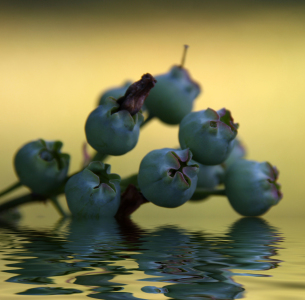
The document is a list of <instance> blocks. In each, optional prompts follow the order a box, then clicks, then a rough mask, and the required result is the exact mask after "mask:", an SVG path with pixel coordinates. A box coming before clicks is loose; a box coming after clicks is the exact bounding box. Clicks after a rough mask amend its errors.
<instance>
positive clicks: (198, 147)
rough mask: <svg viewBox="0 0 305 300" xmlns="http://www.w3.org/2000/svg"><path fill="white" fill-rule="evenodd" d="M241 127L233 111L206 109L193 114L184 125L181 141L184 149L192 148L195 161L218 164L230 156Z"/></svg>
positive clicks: (180, 132)
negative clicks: (234, 117)
mask: <svg viewBox="0 0 305 300" xmlns="http://www.w3.org/2000/svg"><path fill="white" fill-rule="evenodd" d="M236 135H237V124H234V123H233V118H232V117H231V113H230V111H229V110H226V109H225V108H223V109H221V110H219V111H217V112H216V111H215V110H213V109H210V108H208V109H206V110H202V111H198V112H192V113H189V114H188V115H187V116H185V117H184V118H183V120H182V122H181V123H180V128H179V142H180V146H181V148H182V149H186V148H189V149H190V150H191V151H192V153H193V158H194V160H196V161H198V162H199V163H201V164H204V165H218V164H221V163H222V162H224V161H225V159H226V158H227V157H228V156H229V154H230V152H231V150H232V148H233V145H234V138H235V137H236Z"/></svg>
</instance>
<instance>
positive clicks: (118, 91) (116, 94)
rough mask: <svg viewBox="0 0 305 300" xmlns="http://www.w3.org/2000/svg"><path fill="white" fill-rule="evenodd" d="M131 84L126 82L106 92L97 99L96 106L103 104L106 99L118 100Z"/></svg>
mask: <svg viewBox="0 0 305 300" xmlns="http://www.w3.org/2000/svg"><path fill="white" fill-rule="evenodd" d="M131 84H132V82H131V81H126V82H125V83H124V84H123V85H122V86H119V87H114V88H111V89H108V90H106V91H105V92H104V93H103V94H102V95H101V96H100V98H99V102H98V105H101V104H103V103H104V101H105V100H106V99H107V98H108V97H112V98H114V99H116V100H117V99H119V98H120V97H122V96H124V94H125V92H126V91H127V89H128V87H129V86H130V85H131Z"/></svg>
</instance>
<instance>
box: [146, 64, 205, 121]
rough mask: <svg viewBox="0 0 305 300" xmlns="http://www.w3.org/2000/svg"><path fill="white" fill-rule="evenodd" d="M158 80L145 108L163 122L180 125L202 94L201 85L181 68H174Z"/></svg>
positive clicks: (157, 77) (158, 77)
mask: <svg viewBox="0 0 305 300" xmlns="http://www.w3.org/2000/svg"><path fill="white" fill-rule="evenodd" d="M156 79H157V84H156V86H155V88H154V89H153V90H152V91H151V93H150V94H149V96H148V97H147V99H146V101H145V107H146V108H147V110H148V111H149V113H150V114H152V115H153V116H155V117H157V118H159V119H160V120H161V121H162V122H164V123H167V124H179V123H180V122H181V120H182V119H183V118H184V116H186V115H187V114H188V113H190V112H191V111H192V108H193V102H194V100H195V98H196V97H197V96H198V95H199V93H200V87H199V85H198V84H197V83H196V82H195V81H193V80H192V79H191V77H190V75H189V73H188V71H187V70H186V69H184V68H182V67H180V66H173V67H172V68H171V69H170V71H169V72H168V73H165V74H162V75H159V76H156Z"/></svg>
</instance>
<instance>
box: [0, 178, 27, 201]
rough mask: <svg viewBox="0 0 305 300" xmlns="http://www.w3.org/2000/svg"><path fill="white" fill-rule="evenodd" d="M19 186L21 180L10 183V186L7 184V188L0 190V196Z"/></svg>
mask: <svg viewBox="0 0 305 300" xmlns="http://www.w3.org/2000/svg"><path fill="white" fill-rule="evenodd" d="M21 186H22V183H21V182H16V183H14V184H12V185H10V186H9V187H8V188H6V189H5V190H4V191H2V192H0V197H2V196H4V195H6V194H8V193H10V192H12V191H14V190H16V189H18V188H19V187H21Z"/></svg>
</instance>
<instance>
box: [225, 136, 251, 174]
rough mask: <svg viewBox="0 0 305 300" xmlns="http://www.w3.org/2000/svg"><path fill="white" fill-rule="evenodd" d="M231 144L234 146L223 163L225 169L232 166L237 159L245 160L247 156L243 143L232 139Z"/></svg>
mask: <svg viewBox="0 0 305 300" xmlns="http://www.w3.org/2000/svg"><path fill="white" fill-rule="evenodd" d="M233 144H234V145H233V149H232V151H231V152H230V154H229V156H228V158H227V159H226V160H225V161H224V163H223V164H224V166H225V167H226V168H228V167H229V166H230V165H232V164H233V163H234V162H235V161H236V160H237V159H241V158H245V156H246V154H247V152H246V149H245V147H244V145H243V143H242V142H241V141H240V140H239V139H238V138H235V139H234V142H233Z"/></svg>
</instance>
